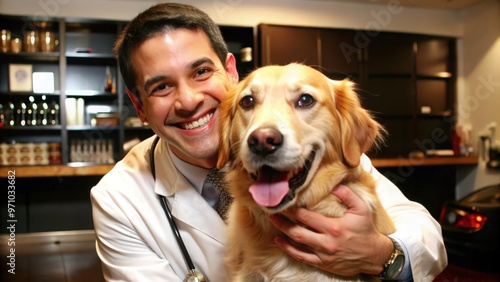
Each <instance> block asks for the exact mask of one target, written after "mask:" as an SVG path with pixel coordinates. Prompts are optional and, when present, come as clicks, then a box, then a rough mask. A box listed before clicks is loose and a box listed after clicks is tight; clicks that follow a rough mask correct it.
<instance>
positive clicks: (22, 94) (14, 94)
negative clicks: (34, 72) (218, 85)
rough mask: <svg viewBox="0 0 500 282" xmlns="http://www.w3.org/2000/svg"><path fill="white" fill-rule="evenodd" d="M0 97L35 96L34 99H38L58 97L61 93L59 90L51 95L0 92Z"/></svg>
mask: <svg viewBox="0 0 500 282" xmlns="http://www.w3.org/2000/svg"><path fill="white" fill-rule="evenodd" d="M0 95H1V96H7V95H10V96H28V97H29V96H35V97H38V96H44V95H45V96H59V95H61V91H59V90H56V91H54V92H52V93H35V92H12V91H0Z"/></svg>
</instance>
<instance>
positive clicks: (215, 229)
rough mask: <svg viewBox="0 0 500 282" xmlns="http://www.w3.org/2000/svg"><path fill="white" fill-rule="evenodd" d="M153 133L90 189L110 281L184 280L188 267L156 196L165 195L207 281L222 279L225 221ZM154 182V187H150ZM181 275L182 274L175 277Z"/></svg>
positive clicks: (100, 255)
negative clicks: (152, 166)
mask: <svg viewBox="0 0 500 282" xmlns="http://www.w3.org/2000/svg"><path fill="white" fill-rule="evenodd" d="M152 140H153V139H152V138H149V139H148V140H145V141H144V142H142V143H141V144H139V145H137V146H135V147H134V148H133V149H132V150H131V152H130V153H129V154H127V156H126V157H125V158H124V159H123V160H122V161H120V162H118V163H117V164H116V166H115V167H114V168H113V169H112V170H111V171H110V172H109V173H108V174H106V175H105V176H104V177H103V179H102V180H101V181H100V182H99V183H98V184H97V185H96V186H95V187H94V188H93V189H92V191H91V199H92V205H93V218H94V228H95V231H96V235H97V240H96V246H97V253H98V255H99V257H100V259H101V261H102V265H103V269H104V277H105V278H106V280H108V281H169V282H171V281H172V282H173V281H182V279H183V278H184V277H185V275H186V274H187V272H188V267H187V265H186V262H185V261H184V258H183V256H182V253H181V252H180V250H179V247H178V245H177V242H176V239H175V237H174V235H173V233H172V230H171V229H170V225H169V223H168V220H167V218H166V216H165V213H164V211H163V209H162V207H161V204H160V202H159V198H158V196H157V193H158V194H160V195H163V196H165V197H167V199H168V202H169V206H170V208H171V211H172V215H173V217H174V218H175V221H176V223H177V225H178V227H179V229H180V233H181V236H182V239H183V240H184V243H185V245H186V248H187V249H188V252H189V254H190V256H191V258H192V260H193V262H194V264H195V266H196V267H197V269H199V270H200V271H201V272H202V273H204V274H205V275H206V276H207V277H209V279H210V281H211V282H217V281H225V270H224V265H223V262H222V260H221V257H222V255H223V254H222V252H223V251H224V245H225V243H226V235H225V233H224V232H225V230H224V229H225V224H224V222H223V221H222V219H221V218H220V217H219V215H218V214H217V212H216V211H215V210H214V209H213V208H212V207H211V206H209V205H208V203H207V202H206V201H205V200H204V199H203V197H202V196H201V195H200V194H199V193H198V192H197V191H196V190H195V189H194V188H193V187H192V186H191V184H190V183H189V182H188V181H187V180H186V179H185V178H184V176H183V175H181V174H180V173H179V172H178V171H177V170H176V168H175V167H174V166H173V164H172V162H171V160H170V158H169V157H168V156H169V155H168V151H167V150H168V146H166V143H164V142H162V141H160V142H158V145H157V147H156V150H155V165H156V168H155V170H156V177H157V181H156V182H155V181H154V180H153V176H152V174H151V172H150V166H149V151H150V147H151V143H152ZM153 187H154V188H153ZM179 277H182V279H181V278H179Z"/></svg>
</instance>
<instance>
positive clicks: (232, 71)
mask: <svg viewBox="0 0 500 282" xmlns="http://www.w3.org/2000/svg"><path fill="white" fill-rule="evenodd" d="M226 71H227V73H228V74H229V75H230V76H231V78H232V82H233V85H236V84H237V83H238V81H239V75H238V69H237V68H236V58H235V57H234V55H233V54H231V53H228V54H227V57H226Z"/></svg>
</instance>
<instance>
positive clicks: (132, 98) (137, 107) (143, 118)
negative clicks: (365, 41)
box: [125, 88, 148, 124]
mask: <svg viewBox="0 0 500 282" xmlns="http://www.w3.org/2000/svg"><path fill="white" fill-rule="evenodd" d="M125 92H127V95H128V97H129V98H130V101H132V104H134V108H135V112H136V113H137V116H138V117H139V119H141V122H142V123H143V124H146V123H147V122H148V119H147V118H146V115H145V114H144V110H143V109H142V102H141V101H140V100H139V98H138V97H137V96H135V94H134V93H132V91H130V89H128V88H125Z"/></svg>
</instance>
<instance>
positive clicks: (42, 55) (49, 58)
mask: <svg viewBox="0 0 500 282" xmlns="http://www.w3.org/2000/svg"><path fill="white" fill-rule="evenodd" d="M0 60H1V61H9V63H22V62H33V61H36V62H58V61H59V52H32V53H29V52H20V53H0Z"/></svg>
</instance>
